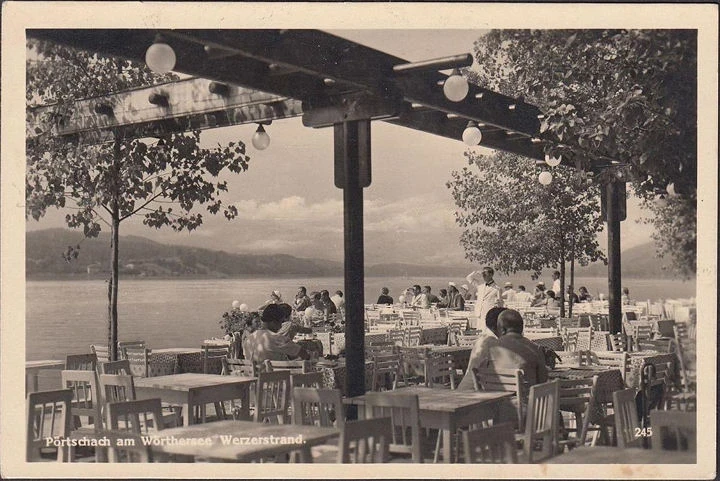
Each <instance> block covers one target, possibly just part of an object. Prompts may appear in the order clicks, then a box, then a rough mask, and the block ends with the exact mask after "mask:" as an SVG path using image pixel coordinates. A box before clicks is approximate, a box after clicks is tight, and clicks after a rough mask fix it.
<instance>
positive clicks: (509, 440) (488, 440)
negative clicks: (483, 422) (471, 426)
mask: <svg viewBox="0 0 720 481" xmlns="http://www.w3.org/2000/svg"><path fill="white" fill-rule="evenodd" d="M461 434H462V440H463V449H464V455H465V462H466V463H488V464H516V463H517V462H518V456H517V449H516V448H515V436H514V434H513V427H512V424H511V423H502V424H496V425H494V426H490V427H486V428H482V429H475V430H462V431H461Z"/></svg>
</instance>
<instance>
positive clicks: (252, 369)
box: [221, 358, 259, 377]
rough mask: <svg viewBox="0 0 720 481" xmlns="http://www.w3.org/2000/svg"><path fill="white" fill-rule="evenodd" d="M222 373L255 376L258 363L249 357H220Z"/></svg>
mask: <svg viewBox="0 0 720 481" xmlns="http://www.w3.org/2000/svg"><path fill="white" fill-rule="evenodd" d="M221 361H222V366H223V369H222V374H223V375H230V376H246V377H257V375H258V370H259V368H258V365H257V363H256V362H255V361H251V360H249V359H229V358H222V359H221Z"/></svg>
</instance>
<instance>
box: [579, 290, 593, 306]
mask: <svg viewBox="0 0 720 481" xmlns="http://www.w3.org/2000/svg"><path fill="white" fill-rule="evenodd" d="M578 299H579V300H580V302H590V301H592V300H593V298H592V296H591V295H590V293H589V292H588V290H587V287H585V286H580V289H579V290H578Z"/></svg>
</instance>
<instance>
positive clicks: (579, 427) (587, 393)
mask: <svg viewBox="0 0 720 481" xmlns="http://www.w3.org/2000/svg"><path fill="white" fill-rule="evenodd" d="M597 379H598V378H597V376H593V377H591V378H584V379H558V380H557V382H558V403H559V409H560V411H565V412H569V413H572V414H573V415H574V416H575V438H574V439H568V440H567V441H559V443H558V444H559V445H560V446H569V447H571V448H572V447H574V446H577V445H580V446H582V445H584V444H585V438H586V437H587V432H588V428H589V425H590V416H591V411H592V409H594V408H595V392H596V386H597Z"/></svg>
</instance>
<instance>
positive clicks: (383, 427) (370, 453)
mask: <svg viewBox="0 0 720 481" xmlns="http://www.w3.org/2000/svg"><path fill="white" fill-rule="evenodd" d="M392 430H393V425H392V419H390V418H387V417H386V418H374V419H365V420H362V421H351V422H347V423H345V426H343V429H342V432H341V434H340V444H339V446H340V449H339V452H338V463H376V462H378V463H384V462H386V461H387V459H388V458H389V448H390V442H391V440H392Z"/></svg>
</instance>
